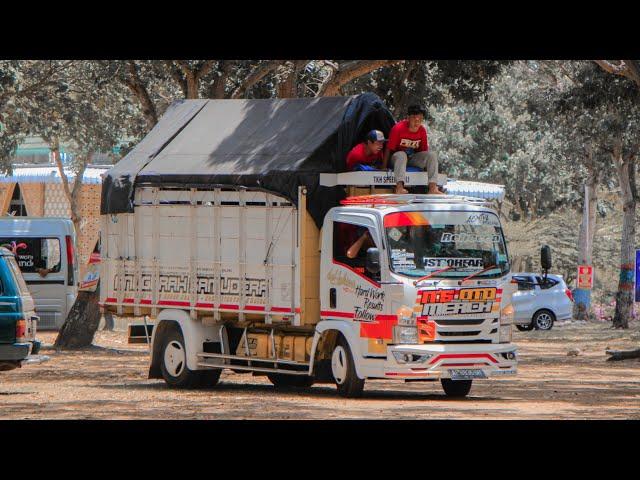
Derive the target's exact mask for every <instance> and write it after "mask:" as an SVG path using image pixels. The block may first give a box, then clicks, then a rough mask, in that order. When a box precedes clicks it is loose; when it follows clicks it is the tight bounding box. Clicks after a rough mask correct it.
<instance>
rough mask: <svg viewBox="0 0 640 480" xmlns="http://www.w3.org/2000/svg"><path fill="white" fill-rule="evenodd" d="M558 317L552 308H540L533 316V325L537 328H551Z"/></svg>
mask: <svg viewBox="0 0 640 480" xmlns="http://www.w3.org/2000/svg"><path fill="white" fill-rule="evenodd" d="M555 319H556V317H555V315H554V314H553V312H551V310H540V311H539V312H536V313H535V315H534V316H533V322H532V324H533V326H534V327H535V328H536V330H551V328H552V327H553V322H554V321H555Z"/></svg>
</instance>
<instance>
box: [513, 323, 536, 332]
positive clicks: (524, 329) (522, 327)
mask: <svg viewBox="0 0 640 480" xmlns="http://www.w3.org/2000/svg"><path fill="white" fill-rule="evenodd" d="M516 328H517V329H518V330H520V331H521V332H530V331H531V330H533V322H532V323H530V324H528V325H516Z"/></svg>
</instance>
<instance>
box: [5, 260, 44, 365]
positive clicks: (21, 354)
mask: <svg viewBox="0 0 640 480" xmlns="http://www.w3.org/2000/svg"><path fill="white" fill-rule="evenodd" d="M34 308H35V305H34V303H33V298H31V294H30V293H29V289H28V288H27V284H26V283H25V281H24V278H22V273H21V272H20V268H19V267H18V263H17V262H16V259H15V255H14V254H13V252H11V251H10V250H8V249H6V248H0V371H3V370H13V369H14V368H18V367H21V366H22V365H24V364H30V363H41V362H43V361H46V360H48V359H49V358H48V357H47V356H44V355H38V352H39V350H40V342H38V341H37V340H36V328H37V323H38V317H37V316H36V314H35V311H34Z"/></svg>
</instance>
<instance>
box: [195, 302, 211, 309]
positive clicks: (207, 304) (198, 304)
mask: <svg viewBox="0 0 640 480" xmlns="http://www.w3.org/2000/svg"><path fill="white" fill-rule="evenodd" d="M213 306H214V304H213V303H205V302H197V303H196V308H198V307H200V308H213Z"/></svg>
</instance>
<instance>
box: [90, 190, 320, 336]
mask: <svg viewBox="0 0 640 480" xmlns="http://www.w3.org/2000/svg"><path fill="white" fill-rule="evenodd" d="M301 196H302V197H303V200H302V203H303V205H304V202H305V199H304V197H305V195H304V193H302V194H301ZM102 221H103V225H102V231H103V235H104V243H103V258H104V260H103V264H102V268H103V270H102V276H103V279H104V286H103V288H102V302H103V305H104V306H106V307H107V308H111V309H114V310H115V311H116V313H118V314H119V315H144V314H151V315H152V316H155V311H157V309H159V308H171V307H175V308H181V309H189V310H191V311H192V312H194V314H196V315H200V316H202V315H212V314H213V315H214V317H215V318H222V319H224V318H225V317H228V318H234V319H237V318H240V319H241V320H242V319H246V320H252V319H253V320H261V319H263V320H266V321H267V323H270V322H273V321H276V322H277V321H290V323H292V324H293V325H301V324H304V323H315V322H317V321H318V320H319V308H320V306H319V299H318V288H319V287H318V272H319V258H320V257H319V255H320V253H319V243H318V242H319V232H318V229H317V228H316V226H315V224H314V222H313V221H312V220H311V217H310V216H309V215H308V214H307V213H306V209H303V210H302V215H299V210H298V209H297V208H296V207H295V206H294V205H292V204H291V202H290V201H289V200H287V199H286V198H283V197H281V196H277V195H272V194H269V193H266V192H260V191H247V190H242V189H240V190H230V189H226V190H225V189H221V188H215V189H211V190H197V189H186V190H185V189H162V190H161V189H158V188H154V187H146V188H139V189H137V191H136V197H135V210H134V213H132V214H118V215H105V216H103V217H102ZM307 272H308V274H307ZM301 276H302V277H304V278H306V281H305V282H303V283H302V285H303V289H302V291H301V290H300V288H301V287H300V285H301V282H300V278H301Z"/></svg>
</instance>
